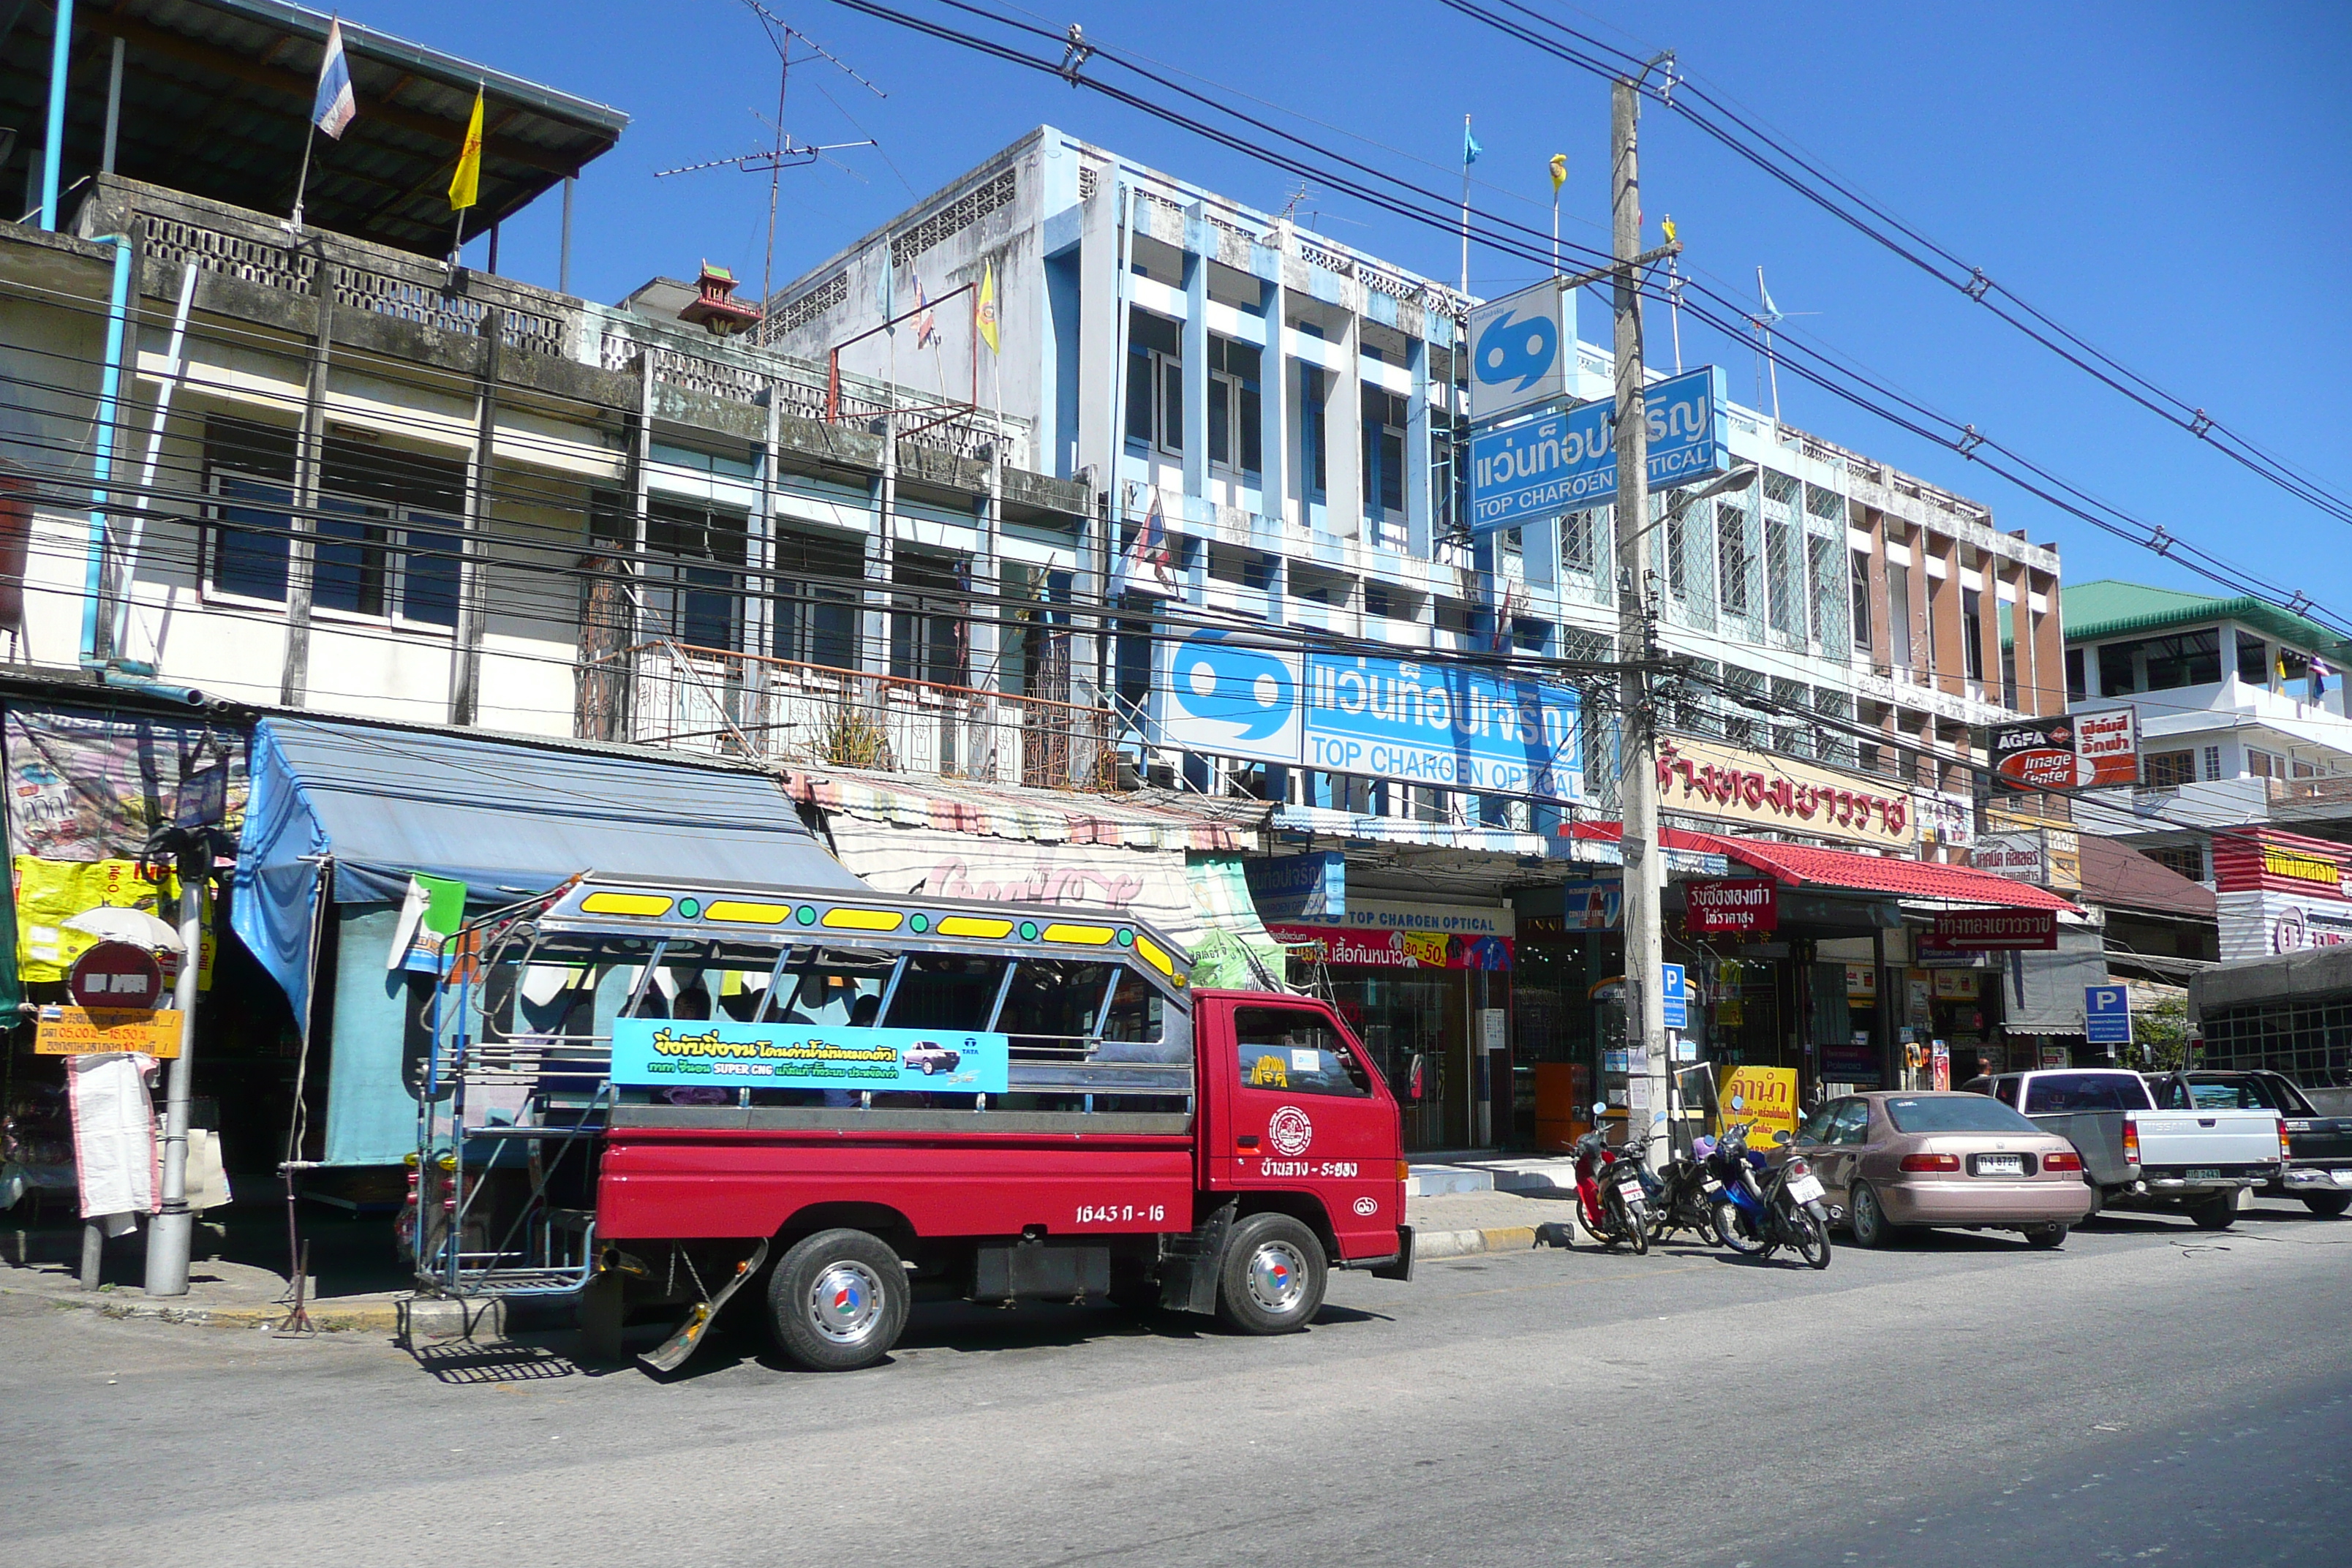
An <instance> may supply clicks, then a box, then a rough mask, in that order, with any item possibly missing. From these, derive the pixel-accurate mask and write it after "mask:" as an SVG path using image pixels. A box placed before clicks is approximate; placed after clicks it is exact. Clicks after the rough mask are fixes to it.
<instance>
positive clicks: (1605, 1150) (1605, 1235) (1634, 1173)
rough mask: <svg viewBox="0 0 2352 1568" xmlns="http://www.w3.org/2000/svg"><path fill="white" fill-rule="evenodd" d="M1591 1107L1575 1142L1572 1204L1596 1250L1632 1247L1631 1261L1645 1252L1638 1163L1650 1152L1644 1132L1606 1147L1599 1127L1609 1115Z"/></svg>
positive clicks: (1646, 1215) (1645, 1203) (1646, 1216)
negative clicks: (1589, 1123) (1588, 1127)
mask: <svg viewBox="0 0 2352 1568" xmlns="http://www.w3.org/2000/svg"><path fill="white" fill-rule="evenodd" d="M1608 1109H1609V1108H1608V1107H1607V1106H1606V1105H1596V1106H1594V1107H1593V1108H1592V1120H1593V1121H1594V1122H1595V1124H1596V1125H1595V1126H1594V1127H1593V1129H1592V1131H1590V1132H1588V1133H1586V1134H1585V1135H1584V1136H1583V1137H1581V1138H1580V1139H1578V1140H1577V1141H1576V1148H1575V1154H1576V1202H1577V1206H1578V1212H1579V1213H1580V1215H1581V1216H1582V1217H1583V1220H1584V1228H1585V1229H1586V1230H1587V1231H1588V1232H1590V1233H1591V1236H1592V1238H1593V1239H1594V1240H1595V1241H1598V1242H1600V1243H1601V1246H1603V1247H1609V1248H1611V1249H1612V1250H1613V1249H1615V1247H1617V1245H1618V1243H1620V1242H1623V1243H1626V1244H1627V1245H1629V1246H1631V1247H1633V1251H1634V1254H1635V1255H1636V1256H1640V1255H1642V1254H1644V1253H1647V1252H1648V1251H1649V1250H1650V1212H1649V1211H1650V1204H1649V1197H1648V1194H1646V1193H1644V1192H1643V1186H1642V1160H1643V1155H1645V1154H1647V1153H1648V1152H1649V1149H1650V1139H1649V1135H1648V1134H1647V1133H1644V1134H1643V1135H1642V1136H1641V1137H1639V1138H1636V1139H1634V1140H1633V1142H1629V1143H1625V1144H1622V1145H1621V1146H1619V1147H1617V1148H1613V1149H1612V1148H1611V1147H1610V1146H1609V1143H1608V1142H1607V1141H1606V1139H1605V1138H1604V1137H1603V1136H1602V1132H1601V1128H1600V1126H1599V1125H1598V1123H1599V1122H1600V1121H1601V1117H1602V1115H1603V1114H1605V1113H1606V1112H1607V1110H1608Z"/></svg>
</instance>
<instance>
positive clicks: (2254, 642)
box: [2238, 632, 2271, 686]
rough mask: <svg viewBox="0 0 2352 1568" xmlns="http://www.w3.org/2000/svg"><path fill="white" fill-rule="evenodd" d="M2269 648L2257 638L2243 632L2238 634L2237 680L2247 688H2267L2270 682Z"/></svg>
mask: <svg viewBox="0 0 2352 1568" xmlns="http://www.w3.org/2000/svg"><path fill="white" fill-rule="evenodd" d="M2270 655H2271V647H2270V644H2268V643H2266V642H2264V641H2263V639H2262V638H2260V637H2250V636H2248V635H2247V634H2246V633H2244V632H2240V633H2239V634H2238V679H2240V680H2242V681H2244V682H2245V683H2246V684H2247V685H2249V686H2268V685H2269V684H2270V680H2271V657H2270Z"/></svg>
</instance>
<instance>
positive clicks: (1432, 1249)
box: [1405, 1190, 1576, 1263]
mask: <svg viewBox="0 0 2352 1568" xmlns="http://www.w3.org/2000/svg"><path fill="white" fill-rule="evenodd" d="M1575 1216H1576V1194H1575V1193H1574V1192H1573V1191H1572V1190H1571V1191H1569V1192H1564V1193H1555V1194H1534V1195H1528V1196H1521V1195H1519V1194H1515V1193H1497V1192H1478V1193H1445V1194H1438V1195H1436V1196H1433V1197H1425V1198H1422V1197H1416V1198H1409V1199H1407V1200H1406V1202H1405V1219H1406V1221H1407V1223H1409V1224H1410V1225H1411V1226H1412V1256H1413V1260H1414V1261H1415V1262H1417V1263H1431V1262H1436V1261H1438V1260H1439V1259H1442V1258H1468V1257H1472V1256H1475V1254H1478V1253H1482V1252H1524V1251H1526V1250H1527V1249H1528V1247H1533V1246H1534V1245H1535V1244H1536V1226H1539V1225H1573V1224H1574V1223H1575Z"/></svg>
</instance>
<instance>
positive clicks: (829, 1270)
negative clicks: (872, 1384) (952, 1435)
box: [768, 1229, 912, 1372]
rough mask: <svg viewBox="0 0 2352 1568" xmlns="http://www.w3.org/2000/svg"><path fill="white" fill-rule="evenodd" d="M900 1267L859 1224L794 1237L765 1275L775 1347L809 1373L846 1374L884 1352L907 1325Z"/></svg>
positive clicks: (883, 1243)
mask: <svg viewBox="0 0 2352 1568" xmlns="http://www.w3.org/2000/svg"><path fill="white" fill-rule="evenodd" d="M911 1294H912V1293H911V1292H910V1291H909V1290H908V1288H907V1270H906V1268H905V1266H904V1265H902V1264H901V1263H900V1262H899V1261H898V1254H897V1253H896V1252H894V1251H892V1250H891V1248H890V1244H889V1243H888V1242H887V1241H884V1240H883V1239H882V1238H881V1237H878V1236H875V1235H873V1234H872V1233H871V1232H868V1231H863V1230H846V1229H844V1230H821V1231H819V1232H817V1233H816V1234H815V1235H814V1236H812V1237H806V1238H805V1239H803V1240H801V1241H798V1242H795V1243H794V1244H793V1248H792V1250H791V1251H789V1252H787V1253H785V1254H784V1256H783V1258H782V1261H781V1262H779V1263H778V1264H777V1265H776V1271H775V1274H774V1275H773V1276H772V1278H771V1279H769V1281H768V1321H769V1324H770V1326H771V1327H772V1328H773V1329H774V1331H775V1335H776V1343H777V1344H778V1346H780V1347H781V1348H782V1351H783V1352H784V1353H785V1354H786V1355H788V1356H790V1357H791V1358H792V1359H793V1360H794V1361H796V1362H798V1363H800V1364H801V1365H803V1366H804V1367H806V1368H808V1369H809V1370H810V1371H811V1372H849V1371H852V1370H853V1369H855V1368H857V1367H861V1366H871V1365H873V1364H874V1363H876V1362H877V1361H880V1360H881V1359H882V1358H883V1357H884V1356H886V1355H887V1354H889V1353H890V1347H891V1346H892V1345H894V1344H897V1343H898V1334H899V1331H901V1330H903V1329H904V1328H906V1326H907V1303H908V1298H909V1296H910V1295H911Z"/></svg>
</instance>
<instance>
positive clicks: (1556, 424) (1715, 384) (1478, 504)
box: [1470, 365, 1731, 533]
mask: <svg viewBox="0 0 2352 1568" xmlns="http://www.w3.org/2000/svg"><path fill="white" fill-rule="evenodd" d="M1729 401H1730V397H1729V395H1728V394H1727V391H1726V383H1725V380H1724V374H1723V371H1722V370H1721V369H1720V368H1719V367H1717V366H1715V365H1706V366H1702V367H1701V368H1700V369H1697V370H1695V371H1691V372H1689V373H1687V374H1683V375H1677V376H1670V377H1668V378H1667V379H1666V380H1664V381H1661V382H1659V383H1657V384H1654V385H1653V386H1651V387H1649V388H1648V389H1647V390H1645V391H1644V392H1643V397H1642V405H1643V413H1644V415H1645V416H1646V418H1647V422H1648V426H1649V435H1650V440H1649V460H1648V462H1647V463H1646V464H1645V465H1644V467H1645V468H1647V470H1648V472H1649V476H1650V488H1651V489H1654V490H1668V489H1675V487H1677V486H1680V485H1687V484H1690V483H1693V482H1694V481H1696V480H1698V479H1712V478H1714V477H1715V476H1716V475H1717V474H1720V473H1723V472H1725V471H1727V469H1729V468H1730V467H1731V449H1730V447H1727V446H1726V445H1725V444H1724V439H1723V410H1724V405H1726V404H1727V403H1728V402H1729ZM1616 499H1617V405H1615V404H1614V403H1612V402H1600V403H1588V404H1586V405H1583V406H1582V407H1580V408H1571V409H1569V410H1567V411H1566V412H1564V413H1559V414H1547V415H1545V416H1542V417H1540V418H1537V419H1529V420H1524V421H1522V422H1520V423H1518V424H1516V425H1507V426H1500V427H1498V428H1496V429H1493V430H1487V431H1485V432H1482V433H1480V434H1478V435H1475V436H1473V437H1471V438H1470V531H1472V532H1473V533H1491V532H1493V531H1495V530H1496V529H1498V528H1517V527H1518V526H1519V525H1520V524H1522V523H1527V522H1535V521H1539V520H1541V519H1543V518H1547V517H1558V516H1559V514H1560V513H1562V512H1568V511H1581V510H1585V509H1587V508H1589V507H1597V506H1607V505H1609V504H1610V503H1611V502H1612V501H1614V500H1616Z"/></svg>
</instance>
